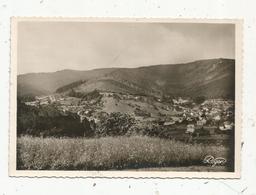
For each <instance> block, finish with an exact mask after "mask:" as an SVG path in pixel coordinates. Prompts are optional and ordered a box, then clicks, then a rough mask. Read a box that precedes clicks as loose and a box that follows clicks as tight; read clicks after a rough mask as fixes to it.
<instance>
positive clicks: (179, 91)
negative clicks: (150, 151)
mask: <svg viewBox="0 0 256 195" xmlns="http://www.w3.org/2000/svg"><path fill="white" fill-rule="evenodd" d="M234 78H235V61H234V60H232V59H224V58H217V59H208V60H198V61H194V62H190V63H182V64H161V65H152V66H142V67H137V68H104V69H93V70H88V71H79V70H67V69H65V70H61V71H57V72H52V73H28V74H23V75H19V76H18V95H25V94H34V95H42V94H47V93H55V92H56V90H57V89H58V88H60V87H63V86H65V85H69V84H71V83H73V82H76V81H79V80H86V81H87V82H85V83H81V85H79V86H76V87H74V88H73V90H75V91H77V92H81V93H87V92H90V91H91V90H94V89H99V90H107V91H112V92H123V93H141V94H144V95H153V96H161V95H163V94H168V95H170V94H172V95H180V96H184V95H186V96H200V95H204V96H209V97H220V96H230V97H233V96H234ZM71 86H72V85H71ZM40 91H41V92H42V93H41V94H40Z"/></svg>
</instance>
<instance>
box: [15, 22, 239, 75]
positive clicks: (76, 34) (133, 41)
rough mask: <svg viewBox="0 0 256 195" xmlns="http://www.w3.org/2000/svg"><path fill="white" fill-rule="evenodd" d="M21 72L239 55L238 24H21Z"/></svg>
mask: <svg viewBox="0 0 256 195" xmlns="http://www.w3.org/2000/svg"><path fill="white" fill-rule="evenodd" d="M17 36H18V48H17V61H18V74H25V73H31V72H55V71H59V70H63V69H74V70H90V69H95V68H110V67H129V68H132V67H139V66H149V65H157V64H175V63H186V62H191V61H196V60H201V59H212V58H231V59H234V58H235V25H234V24H206V23H120V22H104V23H102V22H64V21H61V22H60V21H58V22H56V21H55V22H54V21H52V22H46V21H41V22H38V21H37V22H35V21H26V22H24V21H22V22H19V23H18V35H17Z"/></svg>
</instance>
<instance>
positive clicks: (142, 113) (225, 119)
mask: <svg viewBox="0 0 256 195" xmlns="http://www.w3.org/2000/svg"><path fill="white" fill-rule="evenodd" d="M25 104H26V105H28V106H36V107H40V106H46V105H55V106H56V107H57V108H58V109H59V110H60V111H61V112H63V113H64V114H65V113H70V112H71V113H76V114H77V115H79V117H80V120H81V122H82V121H83V120H84V119H85V118H86V119H88V120H89V121H90V123H91V124H93V125H92V126H95V124H97V123H98V122H100V120H101V116H102V115H107V114H109V113H114V112H121V113H126V114H128V115H130V116H131V117H134V118H135V120H136V123H137V125H139V126H143V124H145V123H146V124H150V123H152V124H157V125H158V127H161V131H163V134H164V135H165V137H169V138H174V139H178V140H184V139H185V138H184V135H186V136H187V135H190V137H191V138H190V139H192V137H193V140H201V141H202V140H205V139H206V140H215V141H214V142H217V143H218V142H220V143H223V142H225V140H227V139H230V137H231V136H233V133H234V101H233V100H229V99H224V98H223V99H220V98H219V99H206V98H197V99H192V98H186V97H175V98H174V97H169V96H165V97H164V98H159V97H149V96H143V95H136V94H124V93H114V92H103V91H100V92H99V91H97V90H94V91H92V92H90V93H88V94H87V95H85V96H84V97H79V98H78V97H71V96H67V95H64V94H58V93H56V94H52V95H47V96H36V97H35V100H34V101H27V102H25ZM192 135H193V136H192ZM186 136H185V137H186Z"/></svg>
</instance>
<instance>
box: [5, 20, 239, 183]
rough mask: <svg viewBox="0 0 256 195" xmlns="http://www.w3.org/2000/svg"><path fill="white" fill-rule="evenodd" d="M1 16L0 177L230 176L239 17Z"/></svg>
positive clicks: (233, 170)
mask: <svg viewBox="0 0 256 195" xmlns="http://www.w3.org/2000/svg"><path fill="white" fill-rule="evenodd" d="M11 23H12V25H11V95H10V97H11V99H10V102H11V107H10V118H11V119H10V146H9V148H10V149H9V175H10V176H28V177H44V176H47V177H51V176H54V177H133V178H147V177H158V178H174V177H180V178H239V177H240V147H241V140H240V137H241V96H242V91H241V88H242V87H241V83H242V78H241V72H242V48H241V47H242V33H241V32H242V21H240V20H208V19H186V20H185V19H182V20H181V19H110V18H109V19H106V18H102V19H101V18H19V17H18V18H12V21H11Z"/></svg>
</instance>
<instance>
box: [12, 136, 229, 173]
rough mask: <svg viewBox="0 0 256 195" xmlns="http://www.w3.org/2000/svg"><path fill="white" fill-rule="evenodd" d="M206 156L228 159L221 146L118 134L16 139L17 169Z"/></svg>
mask: <svg viewBox="0 0 256 195" xmlns="http://www.w3.org/2000/svg"><path fill="white" fill-rule="evenodd" d="M206 155H212V156H221V157H224V158H226V159H228V156H229V149H228V148H227V147H225V146H211V145H202V144H186V143H183V142H178V141H174V140H168V139H161V138H154V137H146V136H130V137H126V136H121V137H102V138H90V139H89V138H54V137H49V138H40V137H31V136H21V137H18V140H17V169H19V170H23V169H24V170H121V169H141V168H148V167H182V166H183V167H186V166H197V165H198V166H201V165H203V164H202V161H203V159H204V157H205V156H206Z"/></svg>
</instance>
